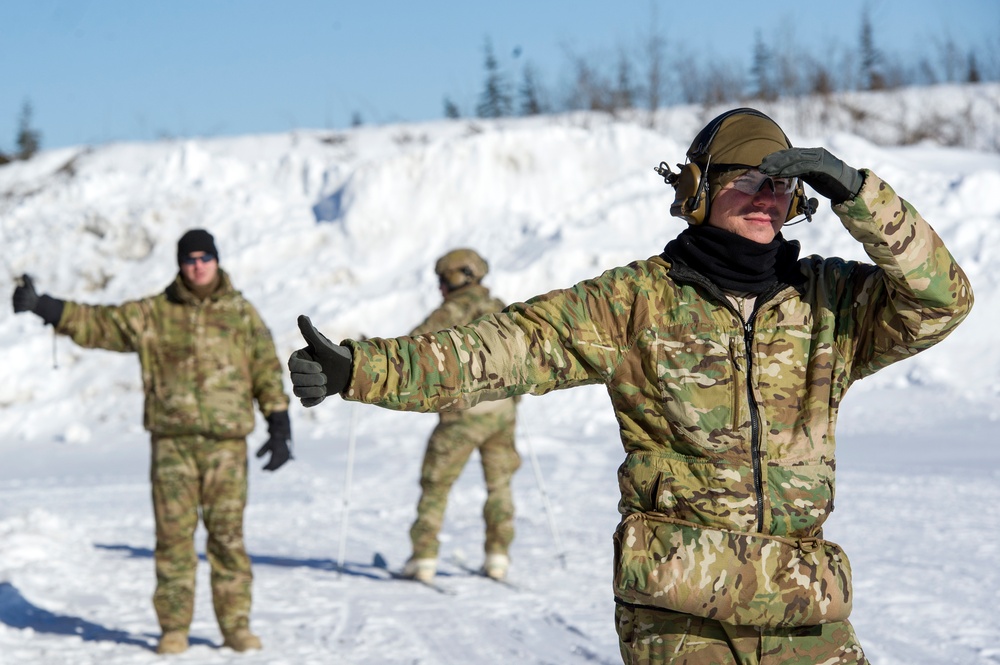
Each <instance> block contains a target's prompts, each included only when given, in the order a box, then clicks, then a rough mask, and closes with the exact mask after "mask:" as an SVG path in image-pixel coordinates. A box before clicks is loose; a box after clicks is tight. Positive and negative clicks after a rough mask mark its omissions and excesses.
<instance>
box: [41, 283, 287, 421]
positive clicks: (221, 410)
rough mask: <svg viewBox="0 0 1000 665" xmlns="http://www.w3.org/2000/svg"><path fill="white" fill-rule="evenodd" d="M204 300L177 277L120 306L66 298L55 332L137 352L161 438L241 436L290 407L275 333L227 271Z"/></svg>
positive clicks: (148, 412) (150, 415)
mask: <svg viewBox="0 0 1000 665" xmlns="http://www.w3.org/2000/svg"><path fill="white" fill-rule="evenodd" d="M219 274H220V275H221V278H222V283H221V285H220V286H219V288H218V289H217V290H216V291H215V292H214V293H213V294H212V295H210V296H209V297H208V298H206V299H205V300H203V301H199V300H198V299H197V298H195V296H194V295H193V294H192V293H191V292H190V291H189V290H188V289H187V288H186V287H185V286H184V282H183V280H182V279H181V277H180V275H178V276H177V277H176V278H175V279H174V281H173V283H172V284H170V286H168V287H167V288H166V290H165V291H164V292H163V293H161V294H159V295H156V296H153V297H150V298H145V299H142V300H135V301H131V302H126V303H123V304H121V305H82V304H79V303H74V302H67V303H66V306H65V308H64V310H63V315H62V318H61V319H60V320H59V324H58V325H57V326H56V331H57V332H59V333H62V334H64V335H68V336H69V337H71V338H72V339H73V341H75V342H76V343H77V344H79V345H80V346H85V347H89V348H101V349H107V350H110V351H123V352H129V351H134V352H136V353H138V354H139V363H140V365H141V366H142V383H143V388H144V390H145V393H146V405H145V414H144V419H143V420H144V425H145V427H146V429H147V430H149V431H150V432H152V433H153V434H157V435H160V436H183V435H191V434H200V435H203V436H209V437H212V438H220V439H221V438H243V437H245V436H247V435H248V434H249V433H250V432H251V431H253V428H254V413H253V403H254V400H256V401H257V404H258V405H259V407H260V410H261V411H262V412H263V413H264V415H265V416H266V415H269V414H270V413H271V412H273V411H285V410H287V409H288V396H287V395H286V394H285V392H284V388H283V387H282V383H281V377H282V367H281V365H280V363H279V362H278V358H277V355H276V353H275V349H274V342H273V341H272V339H271V333H270V331H269V330H268V329H267V327H266V326H265V325H264V322H263V321H262V320H261V318H260V315H259V314H258V313H257V310H255V309H254V307H253V305H251V304H250V303H249V302H248V301H247V300H246V299H244V298H243V296H242V295H241V294H240V292H239V291H237V290H236V289H234V288H233V285H232V283H231V282H230V281H229V276H228V275H226V274H225V272H223V271H222V270H220V271H219Z"/></svg>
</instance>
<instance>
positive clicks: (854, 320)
mask: <svg viewBox="0 0 1000 665" xmlns="http://www.w3.org/2000/svg"><path fill="white" fill-rule="evenodd" d="M864 173H865V182H864V185H863V187H862V189H861V191H860V192H859V194H858V196H857V197H856V198H854V199H853V200H849V201H846V202H844V203H842V204H838V205H836V206H834V211H835V212H836V214H837V216H838V217H839V218H840V219H841V221H842V223H843V224H844V226H845V227H846V228H847V230H848V232H850V233H851V235H852V236H853V237H854V238H855V239H857V240H858V241H859V242H861V243H862V244H863V245H864V248H865V250H866V251H867V253H868V255H869V257H870V258H871V259H872V261H873V262H874V264H875V265H871V264H868V263H862V262H854V261H845V260H842V259H838V258H829V259H824V258H820V257H816V256H810V257H807V258H804V259H801V260H800V262H799V265H800V268H801V271H802V275H803V277H804V281H803V283H801V284H798V285H795V286H790V285H789V286H784V287H781V288H778V289H777V290H775V291H774V292H772V293H770V294H764V295H762V296H761V297H759V298H757V306H756V309H755V311H754V313H753V315H752V316H750V317H748V320H744V319H743V317H742V316H741V315H740V314H739V313H738V312H737V310H736V309H735V308H734V307H733V306H732V305H731V304H730V303H729V302H728V301H727V299H726V297H725V296H724V294H722V293H721V292H720V291H719V290H718V289H716V288H715V287H713V286H712V285H711V284H710V283H709V282H708V281H707V280H705V279H704V278H702V277H700V276H699V275H698V274H697V273H694V272H693V271H691V270H689V269H686V268H682V267H681V266H678V265H672V264H671V262H670V261H668V260H667V259H665V258H663V257H662V256H654V257H652V258H650V259H648V260H645V261H637V262H635V263H632V264H630V265H628V266H626V267H621V268H615V269H613V270H610V271H608V272H606V273H604V274H603V275H601V276H600V277H597V278H595V279H592V280H588V281H584V282H581V283H580V284H577V285H576V286H574V287H572V288H569V289H566V290H559V291H553V292H551V293H548V294H546V295H543V296H539V297H537V298H534V299H532V300H530V301H528V302H527V303H519V304H515V305H512V306H511V307H509V308H507V309H506V310H505V311H504V312H502V313H500V314H495V315H490V316H487V317H484V318H483V319H480V320H479V321H478V322H477V323H475V324H473V325H469V326H459V327H456V328H453V329H450V330H446V331H442V332H438V333H435V334H431V335H423V336H421V337H401V338H396V339H372V340H369V341H366V342H355V341H350V340H346V341H345V342H344V344H347V345H349V346H350V347H351V350H352V351H353V354H354V364H353V368H352V376H351V382H350V384H349V386H348V388H347V389H346V390H345V392H344V397H345V398H347V399H351V400H359V401H363V402H369V403H374V404H379V405H381V406H384V407H388V408H392V409H405V410H422V411H434V410H441V409H449V408H456V407H464V406H468V405H470V404H474V403H476V402H478V401H479V400H484V399H497V398H500V397H509V396H512V395H517V394H522V393H532V394H543V393H546V392H548V391H551V390H555V389H562V388H570V387H573V386H577V385H583V384H593V383H603V384H604V385H605V386H607V390H608V393H609V395H610V397H611V401H612V404H613V407H614V410H615V415H616V417H617V420H618V423H619V427H620V436H621V441H622V444H623V445H624V447H625V452H626V453H627V455H626V459H625V461H624V463H623V464H622V466H621V468H620V470H619V481H620V486H621V502H620V504H619V509H620V511H621V513H622V514H623V516H625V518H627V517H628V516H629V515H632V514H635V513H658V514H662V515H665V516H667V517H669V518H676V519H681V520H684V521H686V522H691V523H694V524H696V525H702V526H703V527H714V528H723V529H729V530H733V531H737V532H748V533H763V534H769V535H774V536H789V537H792V538H815V537H819V536H820V535H821V533H822V526H823V523H824V521H825V520H826V519H827V517H828V515H829V513H830V511H831V510H832V509H833V494H834V453H835V439H834V428H835V424H836V421H837V413H838V409H839V406H840V403H841V400H842V399H843V398H844V394H845V393H846V391H847V389H848V388H849V387H850V386H851V384H852V383H854V381H856V380H858V379H861V378H863V377H865V376H867V375H869V374H872V373H873V372H876V371H878V370H879V369H881V368H883V367H885V366H887V365H889V364H891V363H894V362H896V361H898V360H902V359H904V358H908V357H910V356H912V355H914V354H916V353H918V352H920V351H921V350H923V349H926V348H928V347H930V346H933V345H934V344H936V343H937V342H939V341H941V340H942V339H944V338H945V337H946V336H947V335H948V334H949V333H950V332H951V331H952V330H953V329H954V328H955V326H957V325H958V324H959V323H960V322H961V321H962V320H963V319H964V318H965V316H966V315H967V313H968V312H969V309H970V307H971V306H972V302H973V296H972V290H971V287H970V284H969V281H968V279H967V278H966V276H965V274H964V273H963V272H962V270H961V268H960V267H959V266H958V265H957V264H956V262H955V260H954V258H953V257H952V256H951V254H950V253H949V252H948V250H947V249H946V248H945V246H944V245H943V243H942V242H941V239H940V238H939V237H938V236H937V234H936V233H935V232H934V231H933V229H931V227H930V226H929V225H928V224H927V223H926V222H925V221H924V220H923V219H922V218H921V217H920V215H919V214H918V213H917V212H916V210H914V209H913V207H912V206H911V205H910V204H908V203H907V202H905V201H903V200H902V199H900V198H898V197H897V196H896V194H895V193H894V192H893V190H892V189H891V188H890V187H889V186H888V185H887V184H885V183H884V182H882V181H881V180H880V179H879V178H878V177H877V176H875V175H874V174H872V173H871V172H868V171H865V172H864Z"/></svg>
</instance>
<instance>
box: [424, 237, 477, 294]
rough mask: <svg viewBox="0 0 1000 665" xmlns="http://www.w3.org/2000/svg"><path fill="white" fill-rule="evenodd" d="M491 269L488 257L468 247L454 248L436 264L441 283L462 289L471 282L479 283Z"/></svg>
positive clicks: (435, 268)
mask: <svg viewBox="0 0 1000 665" xmlns="http://www.w3.org/2000/svg"><path fill="white" fill-rule="evenodd" d="M489 270H490V266H489V264H488V263H486V259H484V258H483V257H481V256H479V254H477V253H476V252H475V250H472V249H468V248H464V247H463V248H461V249H453V250H451V251H450V252H448V253H447V254H445V255H444V256H442V257H441V258H440V259H438V260H437V264H435V266H434V272H436V273H437V276H438V279H440V280H441V283H442V284H443V285H445V286H447V287H448V288H449V289H451V290H454V289H460V288H462V287H463V286H467V285H469V284H478V283H479V281H480V280H482V278H483V277H485V276H486V273H488V272H489Z"/></svg>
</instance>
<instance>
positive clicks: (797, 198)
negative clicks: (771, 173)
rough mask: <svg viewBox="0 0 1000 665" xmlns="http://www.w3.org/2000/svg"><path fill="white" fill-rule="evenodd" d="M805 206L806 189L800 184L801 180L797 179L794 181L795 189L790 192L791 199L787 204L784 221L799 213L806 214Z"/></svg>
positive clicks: (806, 204) (806, 203)
mask: <svg viewBox="0 0 1000 665" xmlns="http://www.w3.org/2000/svg"><path fill="white" fill-rule="evenodd" d="M807 206H808V199H806V190H805V188H804V187H803V186H802V181H801V180H797V181H796V183H795V191H794V192H793V193H792V200H791V201H790V202H789V204H788V215H786V216H785V221H786V222H790V221H792V220H793V219H795V218H796V217H798V216H799V215H804V214H806V207H807Z"/></svg>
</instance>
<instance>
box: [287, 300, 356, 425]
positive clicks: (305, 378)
mask: <svg viewBox="0 0 1000 665" xmlns="http://www.w3.org/2000/svg"><path fill="white" fill-rule="evenodd" d="M299 330H300V331H301V332H302V337H304V338H305V340H306V344H308V345H309V346H307V347H305V348H304V349H299V350H298V351H295V352H293V353H292V355H291V357H290V358H289V359H288V371H289V372H291V374H292V386H293V388H292V392H293V393H295V396H296V397H298V398H299V400H300V401H301V402H302V406H316V405H317V404H319V403H320V402H322V401H323V400H324V399H325V398H326V396H327V395H336V394H337V393H339V392H341V391H342V390H343V389H344V388H346V387H347V382H348V380H349V379H350V376H351V362H352V360H353V358H352V357H351V350H350V349H348V348H347V347H344V346H340V345H338V344H334V343H333V342H331V341H330V340H328V339H327V338H326V337H325V336H324V335H323V333H321V332H320V331H318V330H316V328H315V327H313V324H312V321H310V320H309V317H308V316H305V315H302V316H299Z"/></svg>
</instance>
